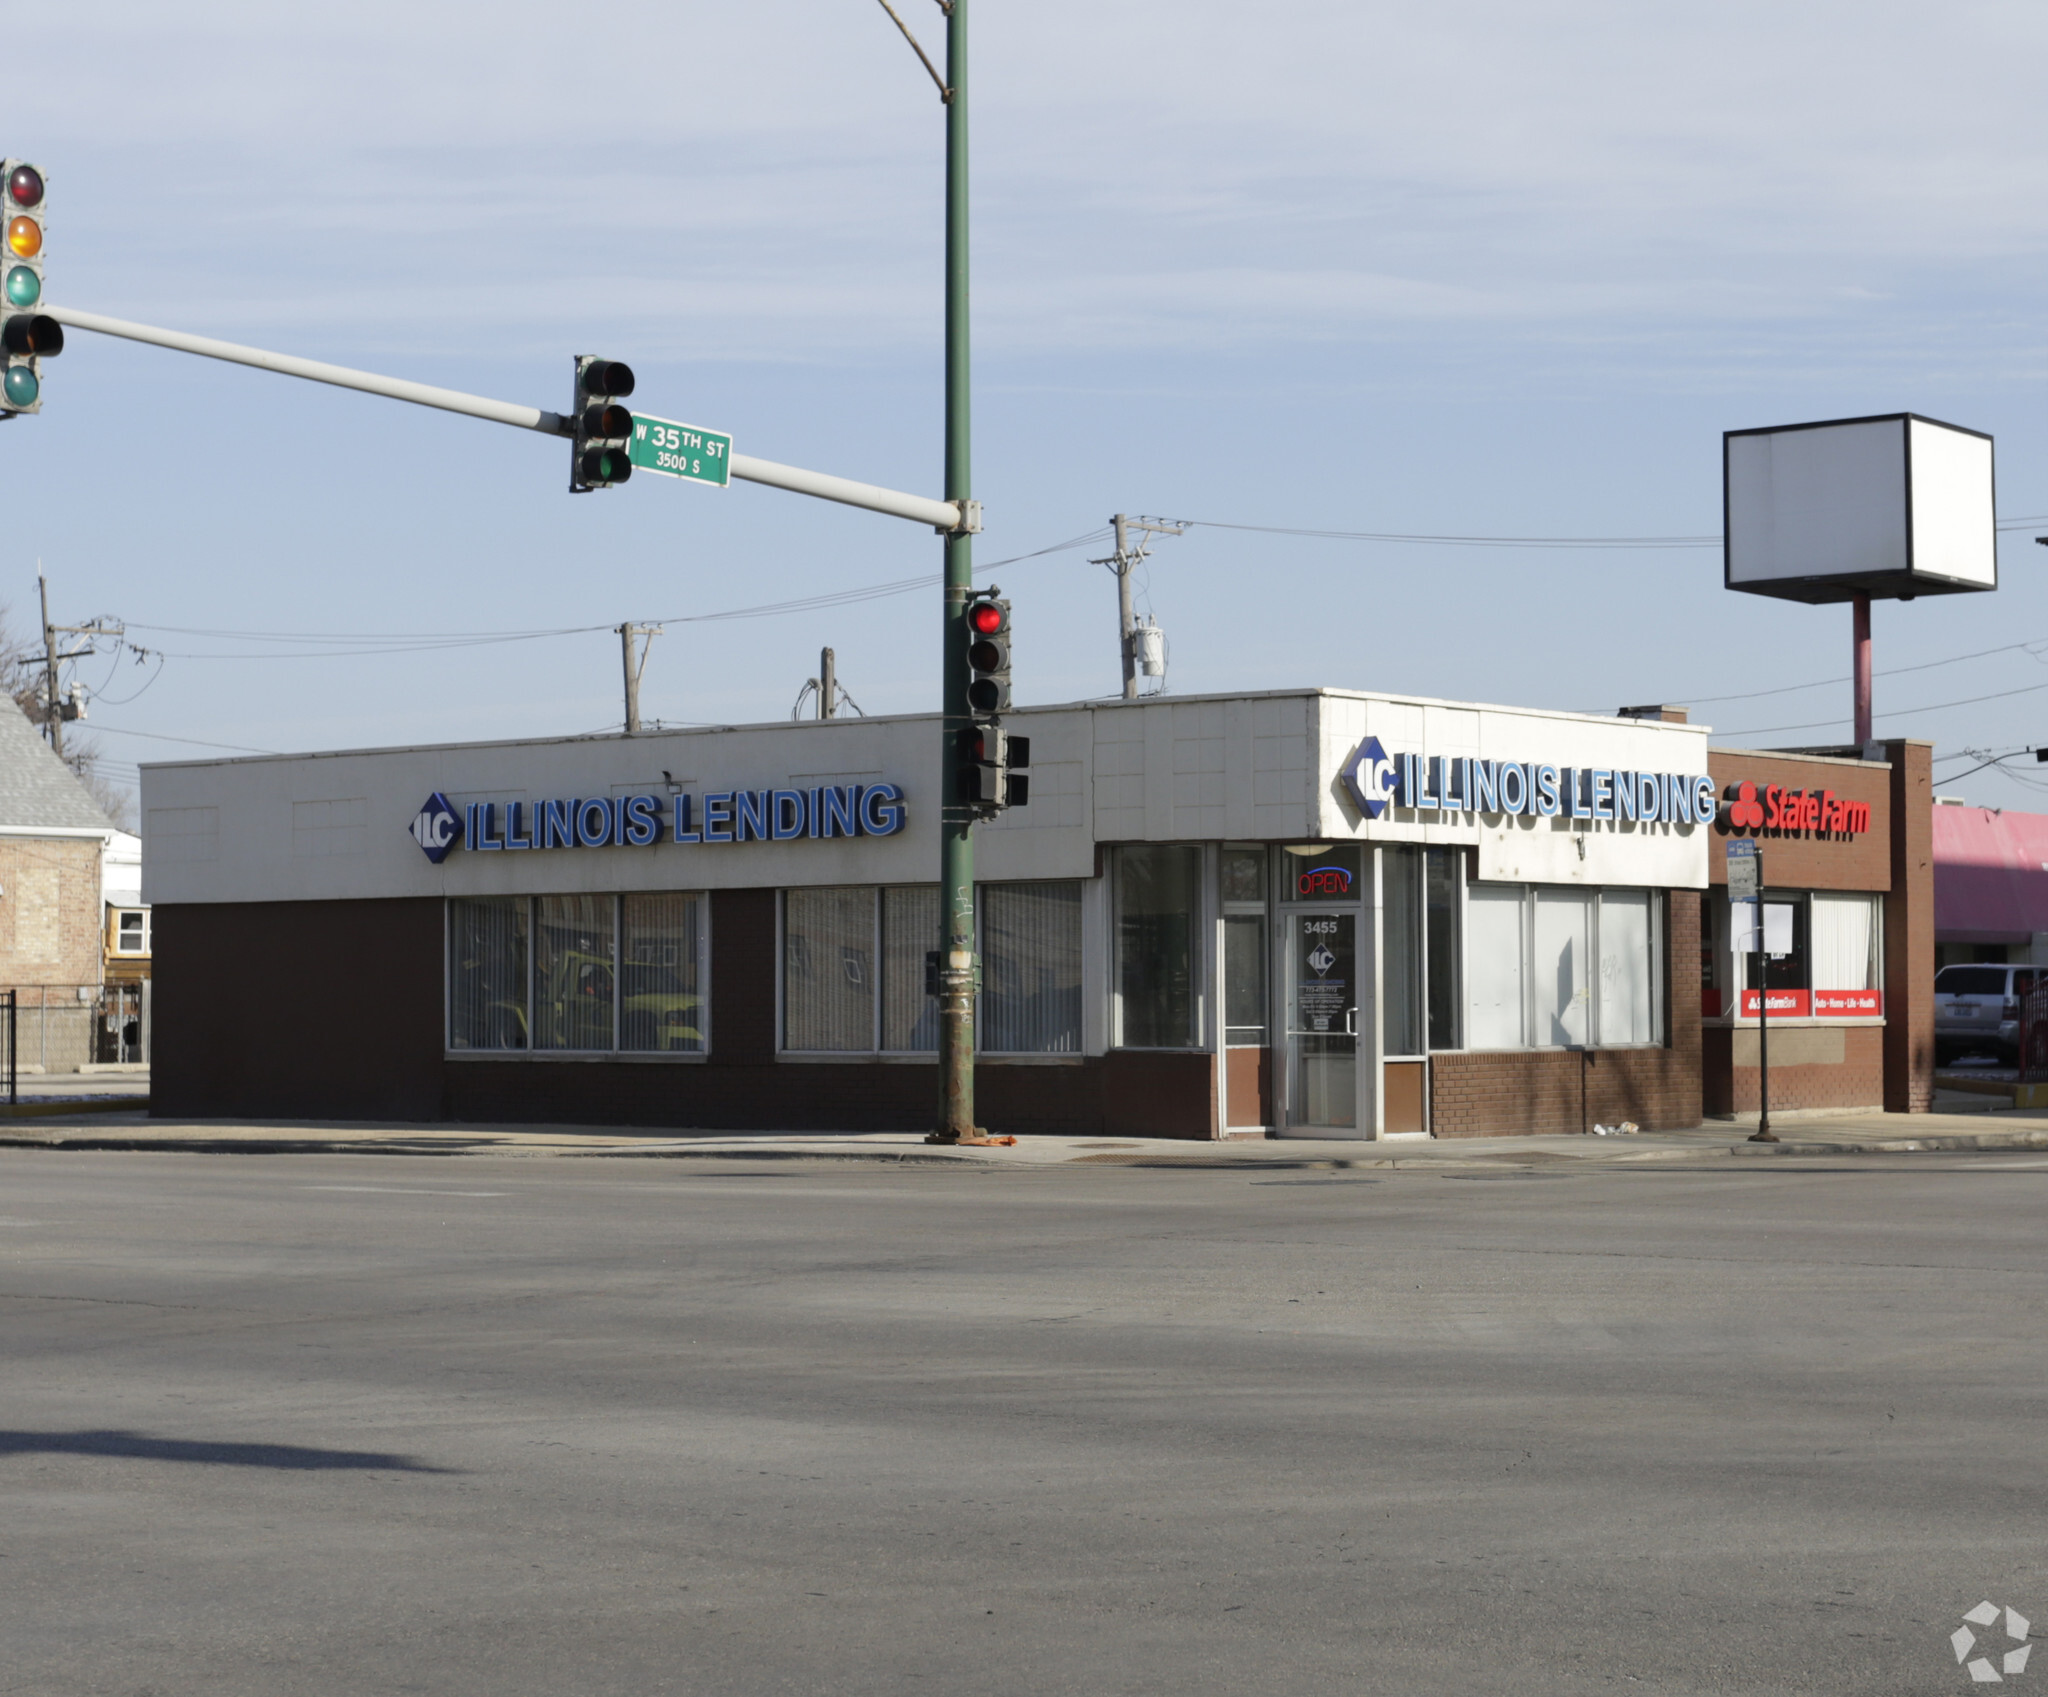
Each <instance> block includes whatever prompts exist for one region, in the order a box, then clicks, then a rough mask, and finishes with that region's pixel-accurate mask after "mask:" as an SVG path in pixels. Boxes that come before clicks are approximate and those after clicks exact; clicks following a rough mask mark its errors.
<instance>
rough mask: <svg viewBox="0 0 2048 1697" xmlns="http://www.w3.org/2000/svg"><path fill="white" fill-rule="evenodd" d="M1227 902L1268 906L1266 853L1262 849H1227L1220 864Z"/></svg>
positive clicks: (1224, 897) (1224, 895)
mask: <svg viewBox="0 0 2048 1697" xmlns="http://www.w3.org/2000/svg"><path fill="white" fill-rule="evenodd" d="M1218 870H1219V871H1220V873H1221V875H1222V876H1221V884H1222V893H1223V899H1224V901H1225V902H1247V903H1254V904H1256V905H1257V906H1259V907H1261V908H1263V907H1264V906H1265V905H1266V851H1265V850H1264V849H1262V848H1226V849H1224V850H1223V851H1222V858H1221V859H1220V860H1219V862H1218Z"/></svg>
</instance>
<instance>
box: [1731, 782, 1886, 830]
mask: <svg viewBox="0 0 2048 1697" xmlns="http://www.w3.org/2000/svg"><path fill="white" fill-rule="evenodd" d="M1759 792H1761V793H1759ZM1722 796H1723V800H1722V803H1721V829H1722V830H1724V831H1727V832H1730V833H1732V834H1734V835H1737V836H1754V835H1755V834H1756V833H1757V832H1759V831H1770V832H1773V833H1775V834H1777V835H1779V836H1815V837H1855V836H1861V835H1862V834H1863V833H1864V832H1865V831H1868V830H1869V829H1870V803H1869V802H1867V801H1851V800H1849V799H1848V798H1847V797H1846V796H1839V795H1836V794H1835V792H1834V791H1833V790H1788V789H1786V788H1785V787H1784V786H1783V785H1782V784H1764V785H1761V786H1759V785H1757V784H1755V783H1752V782H1750V781H1749V780H1748V779H1743V780H1741V781H1739V782H1737V783H1733V784H1730V785H1729V786H1728V787H1727V789H1726V790H1724V791H1723V792H1722Z"/></svg>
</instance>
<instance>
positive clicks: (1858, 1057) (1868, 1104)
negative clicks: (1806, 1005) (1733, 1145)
mask: <svg viewBox="0 0 2048 1697" xmlns="http://www.w3.org/2000/svg"><path fill="white" fill-rule="evenodd" d="M1837 1034H1839V1036H1840V1039H1841V1043H1842V1059H1841V1060H1840V1061H1838V1062H1831V1063H1824V1064H1820V1065H1799V1064H1791V1065H1787V1064H1786V1063H1785V1062H1784V1061H1783V1060H1782V1059H1781V1058H1780V1057H1781V1056H1783V1055H1784V1054H1785V1053H1786V1052H1787V1049H1788V1047H1789V1045H1788V1044H1787V1042H1786V1041H1785V1040H1786V1039H1797V1038H1800V1037H1804V1036H1808V1035H1812V1036H1826V1037H1829V1038H1833V1037H1835V1036H1836V1035H1837ZM1884 1034H1885V1028H1884V1027H1883V1026H1875V1025H1872V1026H1860V1027H1859V1026H1846V1027H1833V1026H1823V1027H1818V1028H1816V1027H1792V1026H1788V1027H1787V1028H1786V1029H1785V1030H1784V1031H1783V1032H1782V1033H1779V1032H1777V1031H1776V1030H1775V1029H1774V1031H1773V1034H1772V1037H1771V1057H1772V1058H1771V1112H1772V1113H1773V1114H1776V1113H1779V1112H1781V1111H1782V1112H1787V1113H1789V1112H1791V1111H1792V1110H1794V1109H1798V1108H1876V1107H1880V1106H1882V1105H1883V1102H1884ZM1755 1035H1756V1028H1755V1027H1754V1026H1753V1025H1752V1026H1749V1027H1746V1028H1744V1029H1743V1030H1742V1031H1741V1032H1739V1033H1738V1032H1737V1031H1735V1030H1733V1029H1731V1028H1730V1027H1728V1026H1725V1025H1710V1026H1708V1027H1707V1028H1706V1031H1705V1033H1704V1037H1705V1056H1706V1084H1705V1104H1704V1105H1705V1110H1706V1112H1708V1113H1710V1114H1753V1113H1755V1112H1756V1111H1757V1108H1758V1106H1759V1105H1760V1103H1761V1100H1762V1091H1763V1086H1762V1076H1763V1075H1762V1072H1761V1070H1760V1069H1759V1068H1758V1067H1757V1066H1756V1065H1754V1064H1753V1063H1752V1064H1749V1065H1738V1064H1737V1061H1736V1057H1735V1054H1734V1049H1735V1046H1736V1043H1737V1041H1738V1040H1739V1039H1747V1041H1744V1042H1743V1043H1742V1047H1743V1050H1744V1057H1745V1059H1746V1058H1747V1056H1748V1055H1749V1054H1750V1053H1751V1052H1753V1050H1754V1047H1755V1044H1754V1039H1755ZM1793 1052H1794V1053H1796V1052H1797V1051H1796V1048H1794V1049H1793Z"/></svg>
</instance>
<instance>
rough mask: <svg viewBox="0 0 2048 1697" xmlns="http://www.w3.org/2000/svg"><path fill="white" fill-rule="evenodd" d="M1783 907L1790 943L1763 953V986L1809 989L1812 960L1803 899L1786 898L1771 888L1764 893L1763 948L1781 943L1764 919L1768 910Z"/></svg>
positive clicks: (1809, 931)
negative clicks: (1789, 926)
mask: <svg viewBox="0 0 2048 1697" xmlns="http://www.w3.org/2000/svg"><path fill="white" fill-rule="evenodd" d="M1774 907H1783V908H1785V909H1787V910H1789V912H1790V914H1791V919H1792V938H1791V946H1790V947H1789V948H1786V949H1771V950H1770V952H1769V953H1768V954H1766V955H1765V956H1764V986H1765V988H1766V989H1770V990H1810V989H1812V988H1813V980H1812V962H1811V960H1810V959H1809V958H1808V946H1809V942H1810V939H1811V927H1810V926H1809V925H1808V923H1807V912H1806V899H1805V898H1804V897H1803V896H1793V897H1791V898H1790V899H1787V897H1786V896H1785V895H1784V894H1782V893H1780V892H1778V891H1773V890H1766V891H1765V892H1764V909H1765V913H1766V916H1767V917H1766V922H1765V929H1764V939H1765V947H1766V948H1770V945H1771V944H1772V943H1777V942H1783V941H1784V939H1783V938H1782V937H1774V936H1773V935H1772V934H1771V928H1770V925H1769V921H1768V914H1769V910H1770V909H1772V908H1774Z"/></svg>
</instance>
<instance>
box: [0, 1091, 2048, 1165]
mask: <svg viewBox="0 0 2048 1697" xmlns="http://www.w3.org/2000/svg"><path fill="white" fill-rule="evenodd" d="M93 1106H95V1107H100V1106H101V1105H99V1104H94V1105H93ZM49 1107H50V1108H52V1109H55V1108H57V1107H58V1104H55V1103H52V1104H49ZM80 1107H81V1108H84V1107H85V1104H80ZM1749 1131H1750V1127H1749V1126H1747V1125H1741V1124H1731V1123H1726V1122H1720V1123H1715V1124H1710V1125H1702V1126H1698V1127H1695V1128H1694V1129H1692V1130H1690V1131H1667V1132H1645V1133H1641V1134H1638V1135H1635V1136H1629V1137H1570V1136H1561V1137H1472V1138H1455V1139H1445V1140H1442V1141H1437V1140H1433V1139H1428V1138H1416V1139H1405V1138H1404V1139H1397V1140H1391V1141H1386V1142H1378V1143H1368V1142H1359V1141H1335V1140H1329V1141H1324V1140H1309V1139H1302V1138H1286V1139H1277V1140H1264V1139H1245V1140H1235V1139H1233V1140H1231V1141H1229V1142H1223V1143H1206V1142H1191V1141H1186V1140H1181V1139H1171V1138H1145V1137H1024V1138H1019V1139H1018V1141H1017V1143H1016V1144H1015V1145H1014V1146H1012V1147H996V1148H973V1149H950V1148H940V1147H934V1146H933V1145H930V1144H927V1143H926V1142H925V1141H924V1140H923V1138H922V1137H921V1136H920V1135H918V1134H916V1133H913V1132H846V1133H834V1132H798V1133H760V1134H746V1133H732V1132H698V1133H687V1134H683V1135H678V1134H676V1133H673V1132H661V1131H626V1130H620V1129H619V1128H617V1127H608V1126H513V1125H450V1124H445V1123H433V1124H391V1123H375V1122H347V1121H341V1122H337V1121H266V1122H255V1121H244V1120H234V1121H230V1120H195V1121H177V1120H153V1119H149V1118H147V1117H146V1116H145V1115H143V1114H140V1113H134V1114H110V1113H108V1112H106V1111H104V1107H101V1111H98V1112H90V1113H86V1112H81V1113H79V1114H76V1115H75V1116H71V1117H68V1118H67V1117H65V1116H63V1115H62V1114H61V1113H49V1114H46V1115H43V1116H39V1117H38V1118H36V1119H35V1120H33V1121H28V1122H21V1123H18V1124H17V1125H16V1126H15V1127H12V1128H10V1129H9V1130H8V1131H7V1132H6V1133H5V1134H0V1149H7V1148H27V1149H72V1150H122V1151H160V1152H163V1153H183V1154H362V1155H444V1156H454V1155H500V1156H503V1155H522V1156H526V1155H530V1156H603V1157H608V1158H621V1157H623V1158H632V1159H644V1160H689V1159H698V1160H722V1161H734V1160H739V1161H747V1160H755V1161H764V1160H765V1161H791V1160H798V1161H833V1162H863V1163H871V1164H883V1165H943V1166H968V1167H988V1168H1025V1167H1031V1168H1043V1167H1048V1166H1072V1165H1088V1166H1145V1167H1188V1168H1202V1167H1209V1168H1215V1167H1225V1168H1228V1167H1242V1168H1248V1169H1249V1168H1260V1167H1265V1168H1273V1167H1324V1168H1327V1167H1341V1168H1413V1167H1460V1166H1478V1167H1481V1168H1495V1169H1497V1168H1499V1167H1501V1166H1503V1165H1510V1166H1513V1165H1521V1166H1553V1167H1554V1166H1557V1165H1558V1164H1559V1163H1579V1164H1590V1165H1616V1164H1623V1165H1634V1164H1637V1163H1643V1162H1701V1161H1725V1160H1731V1159H1732V1160H1769V1159H1772V1158H1774V1157H1783V1156H1787V1155H1799V1156H1814V1155H1880V1154H1883V1155H1892V1154H1910V1153H1915V1152H1919V1151H1926V1150H1971V1149H1984V1150H1988V1149H2048V1114H2043V1113H2039V1112H2034V1113H2026V1112H2018V1113H1983V1112H1978V1113H1968V1114H1912V1115H1908V1114H1855V1115H1839V1116H1829V1117H1825V1118H1821V1117H1816V1118H1812V1119H1803V1120H1799V1121H1795V1122H1789V1123H1786V1124H1781V1125H1780V1126H1779V1127H1778V1128H1777V1131H1778V1135H1779V1137H1780V1138H1781V1139H1782V1141H1781V1142H1778V1143H1775V1144H1761V1143H1751V1142H1749V1141H1748V1140H1747V1139H1748V1136H1749Z"/></svg>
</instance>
